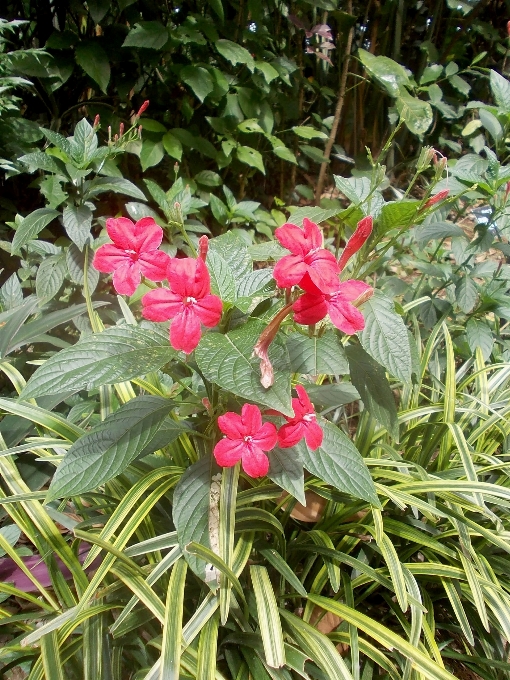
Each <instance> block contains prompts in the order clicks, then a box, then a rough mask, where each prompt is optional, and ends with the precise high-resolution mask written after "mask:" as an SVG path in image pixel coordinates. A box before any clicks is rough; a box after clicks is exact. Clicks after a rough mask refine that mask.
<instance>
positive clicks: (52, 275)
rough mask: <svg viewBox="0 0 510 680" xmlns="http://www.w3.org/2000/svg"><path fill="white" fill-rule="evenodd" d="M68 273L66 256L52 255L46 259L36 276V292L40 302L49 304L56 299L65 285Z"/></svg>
mask: <svg viewBox="0 0 510 680" xmlns="http://www.w3.org/2000/svg"><path fill="white" fill-rule="evenodd" d="M66 271H67V267H66V259H65V256H64V255H50V257H45V258H44V260H43V261H42V262H41V264H40V265H39V267H38V268H37V274H36V276H35V292H36V294H37V297H38V299H39V301H40V302H48V301H49V300H51V299H52V298H54V297H55V295H56V294H57V293H58V291H59V290H60V288H61V286H62V284H63V283H64V278H65V275H66Z"/></svg>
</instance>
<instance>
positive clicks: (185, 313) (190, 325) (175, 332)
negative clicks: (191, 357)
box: [170, 307, 202, 354]
mask: <svg viewBox="0 0 510 680" xmlns="http://www.w3.org/2000/svg"><path fill="white" fill-rule="evenodd" d="M201 335H202V329H201V326H200V319H199V318H198V316H197V315H196V314H195V312H194V311H193V308H192V307H185V308H184V309H183V310H182V311H181V312H179V314H176V316H175V317H174V320H173V321H172V325H171V326H170V344H171V345H172V347H173V348H174V349H182V351H183V352H185V353H186V354H191V352H192V351H193V350H194V349H195V347H196V346H197V345H198V343H199V342H200V337H201Z"/></svg>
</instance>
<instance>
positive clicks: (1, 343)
mask: <svg viewBox="0 0 510 680" xmlns="http://www.w3.org/2000/svg"><path fill="white" fill-rule="evenodd" d="M36 308H37V298H36V297H35V295H30V296H29V297H27V298H25V299H24V300H23V304H21V305H19V306H18V307H14V309H11V310H9V311H8V312H2V313H0V328H1V329H2V332H1V333H0V357H3V356H5V355H6V354H7V352H8V351H9V350H10V345H11V341H12V339H13V338H14V337H15V335H16V333H17V332H18V331H19V329H20V328H21V326H22V325H23V323H24V322H25V321H26V319H28V317H29V316H30V315H31V314H33V313H34V312H35V310H36ZM289 391H290V386H289Z"/></svg>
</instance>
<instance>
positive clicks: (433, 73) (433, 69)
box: [420, 64, 443, 85]
mask: <svg viewBox="0 0 510 680" xmlns="http://www.w3.org/2000/svg"><path fill="white" fill-rule="evenodd" d="M442 72H443V67H442V66H441V65H440V64H430V66H427V67H426V68H425V69H424V70H423V74H422V76H421V78H420V85H426V84H427V83H432V82H435V81H436V80H437V79H438V78H439V77H440V76H441V74H442Z"/></svg>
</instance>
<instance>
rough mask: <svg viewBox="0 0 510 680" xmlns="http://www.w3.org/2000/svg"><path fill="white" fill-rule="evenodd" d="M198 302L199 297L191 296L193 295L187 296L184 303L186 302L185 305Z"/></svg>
mask: <svg viewBox="0 0 510 680" xmlns="http://www.w3.org/2000/svg"><path fill="white" fill-rule="evenodd" d="M196 302H197V299H196V298H194V297H191V296H190V297H187V298H186V299H185V300H184V304H185V305H195V304H196Z"/></svg>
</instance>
